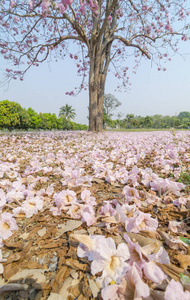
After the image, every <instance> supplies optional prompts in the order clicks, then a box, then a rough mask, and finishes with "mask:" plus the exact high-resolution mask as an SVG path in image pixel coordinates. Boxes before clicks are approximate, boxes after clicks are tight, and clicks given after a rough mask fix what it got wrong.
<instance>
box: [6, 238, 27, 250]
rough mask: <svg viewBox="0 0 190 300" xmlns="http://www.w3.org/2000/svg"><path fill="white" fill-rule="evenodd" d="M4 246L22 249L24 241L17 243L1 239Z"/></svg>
mask: <svg viewBox="0 0 190 300" xmlns="http://www.w3.org/2000/svg"><path fill="white" fill-rule="evenodd" d="M3 244H4V246H6V247H7V248H16V249H18V250H22V249H23V248H24V243H19V242H16V243H15V242H9V241H7V240H4V241H3Z"/></svg>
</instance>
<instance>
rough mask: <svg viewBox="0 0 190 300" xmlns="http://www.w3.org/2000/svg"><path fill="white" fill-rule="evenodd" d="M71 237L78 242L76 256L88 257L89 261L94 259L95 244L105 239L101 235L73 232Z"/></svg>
mask: <svg viewBox="0 0 190 300" xmlns="http://www.w3.org/2000/svg"><path fill="white" fill-rule="evenodd" d="M72 237H73V238H75V239H76V240H77V241H78V242H79V245H78V248H77V255H78V257H82V258H83V257H88V260H89V261H92V260H93V259H94V255H96V254H95V253H96V248H97V246H98V245H99V244H100V243H102V241H103V240H104V239H105V237H104V236H103V235H92V236H88V235H84V234H73V235H72Z"/></svg>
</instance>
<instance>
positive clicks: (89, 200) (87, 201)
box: [81, 189, 96, 205]
mask: <svg viewBox="0 0 190 300" xmlns="http://www.w3.org/2000/svg"><path fill="white" fill-rule="evenodd" d="M81 199H82V200H83V201H84V202H85V204H89V205H96V199H95V198H94V197H92V196H91V192H90V191H88V190H86V189H85V190H84V191H82V193H81Z"/></svg>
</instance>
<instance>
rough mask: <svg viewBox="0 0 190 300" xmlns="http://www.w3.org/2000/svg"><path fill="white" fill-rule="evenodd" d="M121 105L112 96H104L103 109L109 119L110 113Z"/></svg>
mask: <svg viewBox="0 0 190 300" xmlns="http://www.w3.org/2000/svg"><path fill="white" fill-rule="evenodd" d="M120 105H121V102H120V101H119V100H118V99H117V98H115V96H114V95H112V94H106V95H105V96H104V108H105V110H106V113H107V115H108V116H109V117H111V116H112V111H113V110H115V109H116V108H117V107H119V106H120Z"/></svg>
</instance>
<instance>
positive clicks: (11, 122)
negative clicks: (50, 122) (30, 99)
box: [0, 100, 29, 129]
mask: <svg viewBox="0 0 190 300" xmlns="http://www.w3.org/2000/svg"><path fill="white" fill-rule="evenodd" d="M28 127H29V114H28V112H27V110H26V109H24V108H22V107H21V105H20V104H19V103H16V102H14V101H8V100H3V101H0V128H8V129H13V128H16V129H21V128H23V129H27V128H28Z"/></svg>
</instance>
